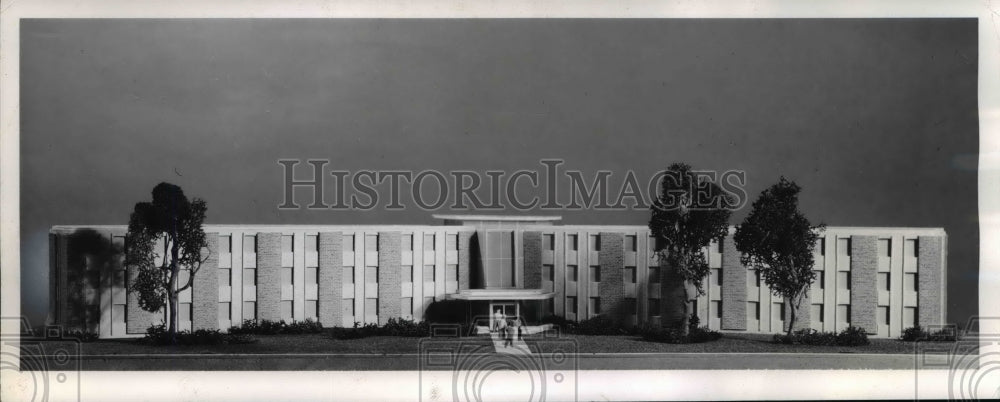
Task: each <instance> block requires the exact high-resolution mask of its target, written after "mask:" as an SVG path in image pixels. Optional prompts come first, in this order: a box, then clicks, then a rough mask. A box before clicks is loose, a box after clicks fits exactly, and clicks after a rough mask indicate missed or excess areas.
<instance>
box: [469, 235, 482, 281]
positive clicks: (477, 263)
mask: <svg viewBox="0 0 1000 402" xmlns="http://www.w3.org/2000/svg"><path fill="white" fill-rule="evenodd" d="M483 274H484V270H483V255H482V253H481V252H480V248H479V234H478V233H472V236H470V237H469V287H470V288H472V289H483V288H485V287H486V278H484V275H483Z"/></svg>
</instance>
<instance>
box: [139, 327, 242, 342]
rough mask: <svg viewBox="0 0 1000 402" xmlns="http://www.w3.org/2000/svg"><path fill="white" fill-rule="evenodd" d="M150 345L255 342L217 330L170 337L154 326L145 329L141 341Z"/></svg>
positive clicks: (165, 328)
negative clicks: (144, 334)
mask: <svg viewBox="0 0 1000 402" xmlns="http://www.w3.org/2000/svg"><path fill="white" fill-rule="evenodd" d="M140 341H141V342H143V343H147V344H151V345H184V346H193V345H222V344H227V343H228V344H246V343H253V342H256V341H257V340H256V339H254V338H253V337H252V336H250V335H245V334H224V333H222V332H219V330H217V329H199V330H197V331H194V332H191V331H180V332H177V333H176V334H174V335H173V336H171V335H170V332H169V331H167V327H166V326H164V325H154V326H151V327H149V328H148V329H146V336H145V337H143V338H142V339H141V340H140Z"/></svg>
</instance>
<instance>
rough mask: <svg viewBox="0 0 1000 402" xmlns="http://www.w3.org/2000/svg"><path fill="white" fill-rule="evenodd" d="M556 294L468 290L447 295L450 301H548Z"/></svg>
mask: <svg viewBox="0 0 1000 402" xmlns="http://www.w3.org/2000/svg"><path fill="white" fill-rule="evenodd" d="M555 295H556V294H555V292H546V291H544V290H541V289H466V290H462V291H460V292H458V293H452V294H449V295H447V299H448V300H470V301H477V300H481V301H491V300H548V299H551V298H553V297H555Z"/></svg>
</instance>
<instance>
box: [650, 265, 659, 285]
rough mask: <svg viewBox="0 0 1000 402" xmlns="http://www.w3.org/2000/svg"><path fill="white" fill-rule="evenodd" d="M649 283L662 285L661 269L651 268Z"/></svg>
mask: <svg viewBox="0 0 1000 402" xmlns="http://www.w3.org/2000/svg"><path fill="white" fill-rule="evenodd" d="M649 283H660V267H656V266H653V267H649Z"/></svg>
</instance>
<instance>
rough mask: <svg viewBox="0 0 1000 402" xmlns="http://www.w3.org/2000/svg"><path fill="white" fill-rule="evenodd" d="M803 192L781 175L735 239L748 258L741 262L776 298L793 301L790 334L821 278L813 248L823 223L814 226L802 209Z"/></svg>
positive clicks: (745, 257)
mask: <svg viewBox="0 0 1000 402" xmlns="http://www.w3.org/2000/svg"><path fill="white" fill-rule="evenodd" d="M800 191H801V188H800V187H799V186H798V185H797V184H795V182H792V181H788V180H786V179H785V178H784V177H781V180H779V181H778V183H777V184H775V185H773V186H771V187H770V188H768V189H766V190H764V191H763V192H762V193H761V194H760V198H758V199H757V201H754V203H753V208H752V210H751V211H750V214H749V215H747V217H746V219H744V220H743V223H742V224H740V225H739V226H737V227H736V234H735V235H734V236H733V240H734V241H735V242H736V249H737V250H739V251H740V253H742V254H743V255H742V257H740V262H742V263H743V265H744V266H746V267H747V268H750V269H755V270H757V272H759V273H760V276H761V277H762V278H763V280H764V283H766V284H767V286H769V287H770V288H771V291H772V292H773V293H774V295H775V296H781V297H783V298H784V299H785V300H787V301H788V302H789V305H790V306H791V308H790V310H791V314H790V315H789V322H788V330H787V333H786V335H788V336H790V335H791V333H792V329H793V326H794V325H795V313H796V310H798V309H799V304H800V303H801V301H802V296H803V295H805V292H807V291H808V290H809V287H810V286H811V285H812V283H813V281H814V280H815V279H816V273H815V272H814V271H813V249H814V248H815V247H816V241H817V240H818V239H819V236H820V232H821V231H822V230H823V229H824V228H825V225H823V224H819V225H816V226H813V225H812V223H810V222H809V219H806V217H805V215H803V214H802V212H801V211H799V192H800Z"/></svg>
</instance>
